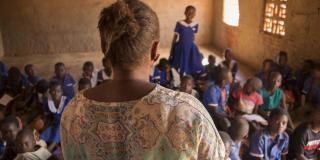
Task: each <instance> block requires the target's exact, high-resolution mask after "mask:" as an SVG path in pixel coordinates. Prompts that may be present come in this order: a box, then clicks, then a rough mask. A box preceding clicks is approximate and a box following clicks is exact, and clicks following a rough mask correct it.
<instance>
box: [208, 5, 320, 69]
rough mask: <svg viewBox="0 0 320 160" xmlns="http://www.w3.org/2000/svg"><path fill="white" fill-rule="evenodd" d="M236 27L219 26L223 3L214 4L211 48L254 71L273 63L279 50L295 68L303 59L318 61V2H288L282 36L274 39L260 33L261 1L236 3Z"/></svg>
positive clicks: (221, 24)
mask: <svg viewBox="0 0 320 160" xmlns="http://www.w3.org/2000/svg"><path fill="white" fill-rule="evenodd" d="M239 6H240V22H239V27H230V26H227V25H226V24H224V23H223V21H222V13H223V0H215V1H214V15H215V16H214V17H213V19H214V28H213V30H214V31H213V36H212V37H213V45H214V46H215V47H217V48H219V49H221V50H222V49H223V48H225V47H231V48H233V50H234V53H235V57H236V58H237V59H238V60H239V61H241V62H244V63H246V64H248V65H250V66H251V67H253V68H255V69H257V68H258V67H260V65H261V63H262V61H263V60H264V59H265V58H273V59H276V57H277V54H278V52H279V51H280V50H285V51H287V52H288V54H289V62H290V64H291V65H292V66H294V67H298V66H299V65H300V64H301V62H302V61H303V60H304V59H305V58H310V59H314V60H320V50H319V49H320V32H319V28H320V9H319V8H320V1H319V0H288V5H287V11H288V14H287V16H288V17H287V21H286V29H287V31H286V35H285V36H284V37H278V36H274V35H268V34H265V33H264V32H262V31H261V29H262V21H263V12H264V0H239Z"/></svg>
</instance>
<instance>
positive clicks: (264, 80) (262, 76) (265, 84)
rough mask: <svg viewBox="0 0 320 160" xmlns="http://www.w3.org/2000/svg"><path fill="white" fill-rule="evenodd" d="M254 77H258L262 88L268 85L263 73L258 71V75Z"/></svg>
mask: <svg viewBox="0 0 320 160" xmlns="http://www.w3.org/2000/svg"><path fill="white" fill-rule="evenodd" d="M256 77H258V78H259V79H260V80H261V81H262V84H263V86H265V87H266V86H267V85H268V78H267V76H266V75H265V72H263V71H261V70H260V71H259V72H258V73H256Z"/></svg>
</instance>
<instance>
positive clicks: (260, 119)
mask: <svg viewBox="0 0 320 160" xmlns="http://www.w3.org/2000/svg"><path fill="white" fill-rule="evenodd" d="M242 117H243V118H245V119H246V120H248V121H255V122H258V123H261V124H262V125H268V121H267V120H265V119H264V118H263V117H262V116H260V115H258V114H245V115H243V116H242Z"/></svg>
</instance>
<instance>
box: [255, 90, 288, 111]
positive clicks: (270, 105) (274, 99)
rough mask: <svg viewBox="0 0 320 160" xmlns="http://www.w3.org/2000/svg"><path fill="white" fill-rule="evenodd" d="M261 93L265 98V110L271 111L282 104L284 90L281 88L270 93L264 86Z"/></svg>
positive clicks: (263, 106) (263, 107) (263, 105)
mask: <svg viewBox="0 0 320 160" xmlns="http://www.w3.org/2000/svg"><path fill="white" fill-rule="evenodd" d="M259 93H260V95H261V97H262V99H263V104H262V109H263V110H264V111H271V110H272V109H275V108H278V107H279V106H280V102H281V98H282V96H283V91H282V90H281V89H277V90H276V91H275V92H273V94H271V95H269V94H268V91H267V90H266V89H265V88H262V89H260V91H259Z"/></svg>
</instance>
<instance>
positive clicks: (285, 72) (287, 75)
mask: <svg viewBox="0 0 320 160" xmlns="http://www.w3.org/2000/svg"><path fill="white" fill-rule="evenodd" d="M276 71H278V72H280V73H281V75H282V79H283V80H288V79H291V78H292V77H293V73H292V68H291V67H290V66H284V67H281V66H279V65H278V66H277V69H276Z"/></svg>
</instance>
